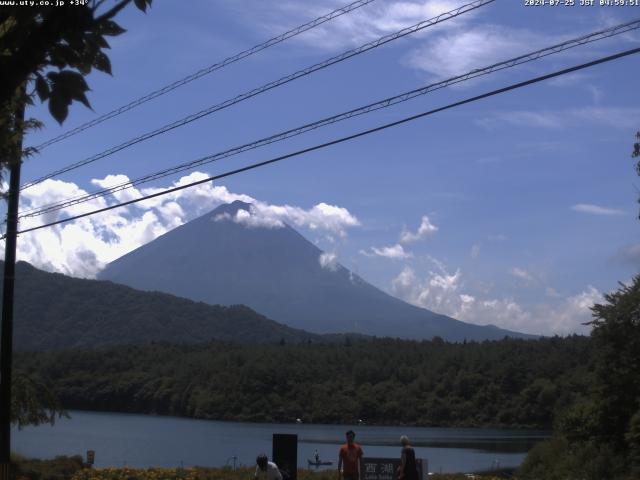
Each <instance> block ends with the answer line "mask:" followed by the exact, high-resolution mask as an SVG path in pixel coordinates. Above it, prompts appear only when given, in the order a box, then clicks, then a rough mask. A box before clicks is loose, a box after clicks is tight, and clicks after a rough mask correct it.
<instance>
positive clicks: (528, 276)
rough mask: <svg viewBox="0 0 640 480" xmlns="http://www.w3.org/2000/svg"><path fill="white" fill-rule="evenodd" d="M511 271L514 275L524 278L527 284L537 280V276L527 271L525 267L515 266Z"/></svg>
mask: <svg viewBox="0 0 640 480" xmlns="http://www.w3.org/2000/svg"><path fill="white" fill-rule="evenodd" d="M509 273H510V274H511V275H513V276H514V277H516V278H518V279H520V280H522V281H523V282H524V283H525V285H530V284H532V283H534V282H535V278H533V275H531V274H530V273H529V272H527V271H526V270H525V269H524V268H519V267H513V268H512V269H511V270H509Z"/></svg>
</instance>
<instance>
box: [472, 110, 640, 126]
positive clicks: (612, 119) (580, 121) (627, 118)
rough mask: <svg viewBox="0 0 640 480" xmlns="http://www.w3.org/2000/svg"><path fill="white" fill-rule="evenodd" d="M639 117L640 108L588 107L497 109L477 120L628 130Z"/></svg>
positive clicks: (485, 123)
mask: <svg viewBox="0 0 640 480" xmlns="http://www.w3.org/2000/svg"><path fill="white" fill-rule="evenodd" d="M639 116H640V108H633V107H602V106H591V107H582V108H568V109H564V110H514V111H511V112H499V113H495V114H493V115H490V116H487V117H483V118H480V119H478V120H476V123H477V124H478V125H480V126H482V127H485V128H487V129H490V130H492V129H496V128H501V127H503V126H504V125H511V126H515V127H526V128H547V129H554V130H561V129H566V128H575V127H584V126H585V125H589V126H602V127H609V128H616V129H629V128H635V127H636V119H637V118H638V117H639Z"/></svg>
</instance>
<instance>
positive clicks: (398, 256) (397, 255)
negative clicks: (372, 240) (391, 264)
mask: <svg viewBox="0 0 640 480" xmlns="http://www.w3.org/2000/svg"><path fill="white" fill-rule="evenodd" d="M360 253H361V254H362V255H365V256H367V257H384V258H390V259H394V260H405V259H407V258H411V257H413V254H412V253H411V252H407V251H405V249H404V248H403V247H402V245H400V244H396V245H392V246H390V247H382V248H376V247H371V249H370V250H360Z"/></svg>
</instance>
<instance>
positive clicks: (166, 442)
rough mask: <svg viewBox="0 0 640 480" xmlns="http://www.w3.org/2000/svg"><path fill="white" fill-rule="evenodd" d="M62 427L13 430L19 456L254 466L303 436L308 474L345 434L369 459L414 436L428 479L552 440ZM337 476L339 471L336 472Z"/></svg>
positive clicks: (293, 427)
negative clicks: (310, 462)
mask: <svg viewBox="0 0 640 480" xmlns="http://www.w3.org/2000/svg"><path fill="white" fill-rule="evenodd" d="M69 413H70V415H71V419H60V420H58V421H57V422H56V424H55V426H53V427H52V426H49V425H44V426H40V427H27V428H24V429H22V430H17V429H14V430H13V450H14V451H16V452H18V453H20V454H22V455H25V456H28V457H37V458H52V457H54V456H56V455H78V454H81V455H83V456H84V454H85V452H86V451H87V450H95V452H96V457H95V462H96V463H95V464H96V466H97V467H106V466H123V465H129V466H135V467H150V466H162V467H177V466H180V465H184V466H185V467H187V466H193V465H202V466H212V467H217V466H223V465H233V463H234V458H233V457H236V459H235V461H236V463H237V464H238V465H252V464H253V462H254V461H255V457H256V455H257V454H258V453H260V452H265V453H267V454H268V455H269V456H270V454H271V439H272V434H274V433H295V434H297V435H298V463H299V466H300V467H305V468H306V466H307V458H311V457H312V455H313V452H314V450H316V449H317V450H318V453H319V454H320V457H321V459H322V460H332V461H333V462H334V465H335V462H336V459H337V453H338V447H339V445H340V444H341V443H342V442H343V439H344V432H345V431H346V430H348V429H349V428H353V430H355V431H356V434H357V437H356V441H357V442H359V443H360V444H361V445H362V448H363V450H364V453H365V456H366V457H397V456H399V454H400V447H399V443H398V439H399V438H400V435H403V434H404V435H408V436H409V438H410V439H411V441H412V443H413V445H414V447H415V450H416V456H417V457H419V458H426V459H428V462H429V471H434V472H440V471H442V472H473V471H480V470H488V469H490V468H491V467H492V465H493V466H495V465H496V464H497V463H498V462H499V465H500V467H516V466H518V465H520V464H521V463H522V461H523V459H524V457H525V455H526V452H527V451H528V450H529V449H530V448H531V447H532V446H533V445H534V444H535V443H536V442H538V441H540V440H542V439H544V438H546V437H548V436H549V432H545V431H537V430H498V429H463V428H419V427H413V428H408V427H375V426H367V425H361V426H351V425H311V424H308V425H307V424H301V425H297V424H273V423H236V422H214V421H208V420H192V419H185V418H176V417H158V416H151V415H130V414H121V413H100V412H80V411H71V412H69ZM330 468H333V467H330Z"/></svg>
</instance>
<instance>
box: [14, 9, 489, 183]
mask: <svg viewBox="0 0 640 480" xmlns="http://www.w3.org/2000/svg"><path fill="white" fill-rule="evenodd" d="M494 1H495V0H474V1H473V2H470V3H468V4H466V5H463V6H461V7H458V8H455V9H453V10H450V11H448V12H445V13H441V14H440V15H437V16H436V17H433V18H431V19H429V20H424V21H422V22H419V23H417V24H415V25H412V26H411V27H406V28H403V29H402V30H399V31H397V32H395V33H392V34H389V35H384V36H382V37H380V38H378V39H377V40H374V41H372V42H368V43H365V44H364V45H361V46H360V47H357V48H354V49H352V50H347V51H346V52H343V53H341V54H339V55H336V56H334V57H331V58H329V59H327V60H324V61H322V62H320V63H316V64H314V65H312V66H310V67H307V68H304V69H302V70H298V71H297V72H295V73H292V74H290V75H286V76H284V77H281V78H280V79H278V80H275V81H272V82H269V83H266V84H264V85H262V86H260V87H258V88H254V89H253V90H250V91H248V92H245V93H242V94H240V95H237V96H235V97H233V98H230V99H227V100H225V101H223V102H221V103H218V104H216V105H212V106H210V107H208V108H205V109H203V110H200V111H199V112H196V113H193V114H191V115H188V116H186V117H184V118H182V119H180V120H176V121H175V122H172V123H169V124H167V125H164V126H162V127H160V128H157V129H155V130H153V131H151V132H147V133H144V134H142V135H140V136H138V137H135V138H132V139H130V140H127V141H126V142H123V143H121V144H119V145H116V146H114V147H111V148H109V149H107V150H105V151H103V152H101V153H98V154H96V155H93V156H91V157H89V158H86V159H84V160H80V161H78V162H76V163H73V164H71V165H68V166H66V167H63V168H61V169H59V170H56V171H54V172H51V173H49V174H47V175H44V176H42V177H40V178H38V179H36V180H33V181H31V182H28V183H26V184H24V185H23V186H22V187H21V190H24V189H26V188H29V187H32V186H33V185H36V184H38V183H41V182H43V181H45V180H47V179H49V178H53V177H55V176H57V175H60V174H63V173H66V172H69V171H71V170H75V169H76V168H80V167H82V166H84V165H88V164H90V163H93V162H95V161H97V160H100V159H102V158H105V157H108V156H110V155H113V154H114V153H117V152H119V151H121V150H124V149H125V148H128V147H131V146H133V145H136V144H138V143H140V142H143V141H145V140H149V139H151V138H153V137H156V136H158V135H161V134H164V133H167V132H169V131H171V130H174V129H176V128H178V127H182V126H184V125H187V124H189V123H191V122H194V121H196V120H199V119H201V118H203V117H205V116H207V115H211V114H212V113H215V112H218V111H220V110H224V109H225V108H228V107H230V106H232V105H235V104H236V103H239V102H242V101H244V100H248V99H250V98H252V97H255V96H256V95H260V94H262V93H264V92H266V91H269V90H271V89H273V88H276V87H279V86H281V85H284V84H287V83H289V82H292V81H294V80H297V79H299V78H302V77H305V76H307V75H310V74H312V73H314V72H316V71H318V70H321V69H324V68H327V67H329V66H331V65H334V64H336V63H339V62H342V61H344V60H347V59H349V58H351V57H354V56H356V55H360V54H362V53H364V52H366V51H368V50H372V49H374V48H377V47H379V46H381V45H384V44H386V43H389V42H391V41H393V40H397V39H399V38H402V37H405V36H407V35H410V34H412V33H415V32H417V31H420V30H423V29H425V28H427V27H431V26H433V25H436V24H438V23H441V22H444V21H446V20H450V19H452V18H455V17H457V16H459V15H462V14H464V13H467V12H470V11H472V10H475V9H477V8H480V7H482V6H484V5H487V4H489V3H492V2H494Z"/></svg>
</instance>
